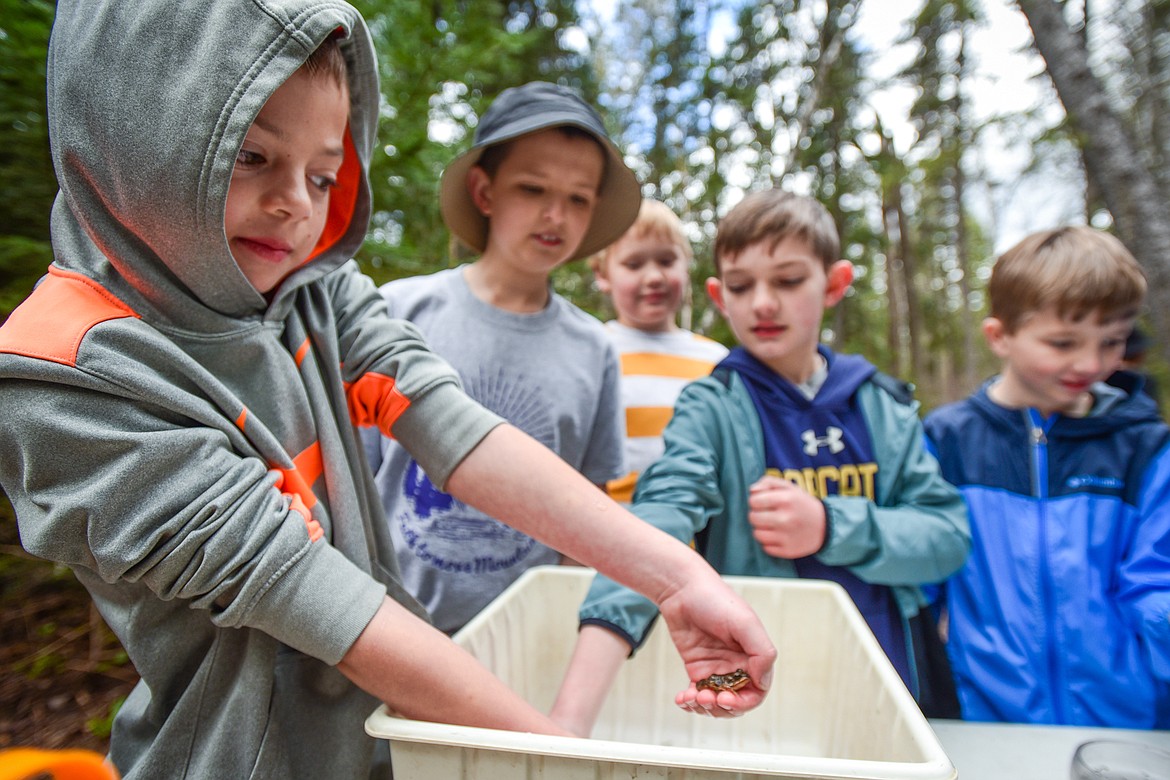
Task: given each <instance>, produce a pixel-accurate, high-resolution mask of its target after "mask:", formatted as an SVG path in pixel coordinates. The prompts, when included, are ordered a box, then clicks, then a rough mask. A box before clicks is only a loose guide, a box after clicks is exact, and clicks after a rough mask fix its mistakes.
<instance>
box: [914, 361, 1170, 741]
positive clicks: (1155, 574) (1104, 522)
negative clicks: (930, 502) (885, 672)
mask: <svg viewBox="0 0 1170 780" xmlns="http://www.w3.org/2000/svg"><path fill="white" fill-rule="evenodd" d="M989 385H990V383H989V384H988V385H985V386H984V387H983V388H982V389H981V390H980V391H979V392H977V393H976V394H975V395H973V396H972V397H971V398H968V399H967V400H965V401H962V402H959V403H956V404H952V405H949V406H946V407H943V408H940V409H938V410H937V411H935V412H934V413H932V414H931V415H929V416H928V417H927V419H926V433H927V436H928V437H929V439H930V442H931V446H932V447H933V449H934V450H935V452H936V454H937V456H938V459H939V462H940V464H941V466H942V472H943V476H944V477H945V478H946V479H947V480H949V481H950V482H951V483H952V484H954V485H956V486H957V487H959V488H960V489H961V490H962V492H963V495H964V497H965V498H966V500H967V505H968V509H969V511H970V523H971V535H972V550H971V555H970V557H969V558H968V560H967V563H966V564H965V565H964V567H963V568H962V569H961V570H960V571H959V572H958V573H957V574H955V575H954V576H953V577H951V578H950V580H948V582H947V605H948V608H949V613H950V616H949V621H950V623H949V625H950V628H949V642H948V649H949V653H950V657H951V662H952V665H953V667H954V672H955V677H956V683H957V686H958V692H959V699H960V703H961V706H962V712H963V717H964V718H965V719H968V720H981V721H1013V722H1031V723H1052V724H1075V725H1091V726H1113V727H1128V728H1151V727H1161V728H1165V727H1166V726H1167V725H1168V724H1167V722H1166V721H1167V711H1168V709H1170V707H1168V706H1167V705H1168V701H1170V697H1168V695H1167V694H1168V692H1170V685H1168V680H1170V453H1168V450H1167V447H1168V445H1170V429H1168V428H1167V426H1166V425H1165V424H1164V423H1163V422H1162V420H1161V419H1160V417H1159V415H1158V410H1157V408H1156V406H1155V405H1154V403H1153V402H1152V401H1151V400H1150V399H1149V398H1148V397H1147V396H1145V395H1143V394H1141V393H1139V392H1136V389H1137V388H1134V387H1130V388H1129V389H1130V391H1131V392H1129V393H1126V392H1123V391H1120V390H1117V389H1114V388H1110V387H1107V386H1105V385H1099V386H1097V387H1095V388H1094V391H1095V394H1096V395H1097V403H1096V405H1095V408H1094V410H1093V412H1092V413H1091V414H1090V415H1089V416H1087V417H1084V418H1079V419H1077V418H1070V417H1064V416H1061V415H1053V416H1051V417H1048V418H1044V417H1042V416H1041V415H1040V414H1039V413H1038V412H1037V411H1036V410H1034V409H1014V410H1013V409H1005V408H1003V407H1001V406H998V405H997V404H995V403H994V402H993V401H992V400H991V399H990V398H989V397H988V395H987V387H988V386H989ZM1159 713H1160V714H1159Z"/></svg>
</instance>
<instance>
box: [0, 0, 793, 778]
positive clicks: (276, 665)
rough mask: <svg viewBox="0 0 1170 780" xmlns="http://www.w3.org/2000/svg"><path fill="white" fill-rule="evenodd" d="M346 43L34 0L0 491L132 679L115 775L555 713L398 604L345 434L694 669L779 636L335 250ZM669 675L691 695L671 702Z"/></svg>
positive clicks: (337, 760)
mask: <svg viewBox="0 0 1170 780" xmlns="http://www.w3.org/2000/svg"><path fill="white" fill-rule="evenodd" d="M374 62H375V61H374V53H373V48H372V45H371V42H370V39H369V34H368V32H367V30H366V27H365V25H364V23H363V21H362V19H361V16H360V15H359V14H358V13H357V12H356V11H355V10H354V9H352V8H351V7H349V6H348V5H345V4H344V3H341V2H330V3H320V2H316V1H315V0H286V1H284V2H272V1H269V2H263V3H261V2H240V1H239V0H208V2H201V3H184V2H180V1H179V0H171V1H169V2H161V1H159V2H139V3H124V2H117V1H116V0H110V2H80V1H78V0H62V2H59V3H58V5H57V17H56V21H55V23H54V29H53V36H52V41H51V44H50V51H49V61H48V106H49V121H50V128H51V138H52V145H53V147H52V152H53V160H54V165H55V169H56V173H57V177H58V181H59V183H60V187H61V192H60V194H59V196H58V199H57V202H56V204H55V205H54V211H53V220H52V239H53V245H54V250H55V257H56V260H55V261H54V263H53V265H52V266H51V267H50V268H49V272H48V274H47V276H46V277H45V278H44V279H43V280H42V281H41V283H40V284H39V285H38V287H37V289H36V290H35V291H34V292H33V293H32V294H31V295H30V296H29V298H28V299H27V300H26V301H25V302H24V303H23V304H21V306H20V307H18V308H17V310H16V311H14V312H13V313H12V315H11V316H10V317H9V318H8V320H7V321H6V322H5V323H4V325H3V327H0V403H2V404H3V408H4V425H3V427H2V429H0V452H3V453H4V456H3V458H0V486H2V487H3V489H4V491H5V492H6V493H7V495H8V496H9V497H10V498H11V499H12V502H13V505H14V506H15V508H16V512H17V519H18V524H19V527H20V533H21V541H22V543H23V544H24V546H25V547H26V548H27V549H28V550H29V551H30V552H32V553H34V554H37V555H40V556H42V557H44V558H48V559H51V560H54V561H59V562H61V563H64V564H67V565H69V566H70V567H71V568H72V569H73V570H74V572H75V573H76V574H77V577H78V578H79V579H80V580H81V581H82V583H83V584H84V585H85V586H86V587H87V588H88V589H89V591H90V593H91V594H92V596H93V598H94V601H95V603H96V605H97V606H98V609H99V610H100V611H101V613H102V615H103V616H104V618H105V619H106V621H107V622H108V623H109V624H110V626H111V627H112V628H113V630H114V631H115V633H117V635H118V637H119V638H120V640H121V641H122V643H123V645H124V646H125V648H126V650H127V652H128V653H129V655H130V658H131V661H132V662H133V663H134V665H135V668H136V669H137V670H138V672H139V674H140V675H141V677H142V681H141V682H140V684H139V685H138V686H137V687H136V688H135V689H134V691H133V692H132V693H131V694H130V696H129V698H128V699H127V701H126V703H125V705H124V706H123V708H122V709H121V711H120V712H119V713H118V716H117V718H116V719H115V723H114V729H113V734H112V737H111V752H110V758H111V761H112V762H113V763H114V765H115V766H116V767H117V768H118V770H119V771H120V772H121V773H122V774H123V776H124V777H127V778H160V777H198V778H204V777H209V778H210V777H225V778H226V777H364V776H378V775H379V773H382V776H384V775H385V774H386V773H388V767H386V766H385V765H384V764H382V763H379V761H377V760H376V759H375V756H374V752H375V750H374V749H375V745H374V742H373V740H371V739H369V738H368V737H366V736H365V735H364V733H363V730H362V722H363V720H364V719H365V717H366V716H367V715H368V714H369V712H370V711H372V709H373V708H374V707H375V706H376V704H377V702H378V700H382V701H385V702H387V703H388V704H389V705H390V706H391V707H392V708H393V709H395V710H396V711H398V712H400V713H402V714H403V715H406V716H408V717H414V718H422V719H429V720H437V721H449V722H455V723H461V724H467V725H477V726H489V727H497V728H509V729H518V730H528V731H534V732H544V733H564V732H562V731H560V730H559V729H558V727H556V726H555V725H554V724H553V723H552V722H551V721H549V720H548V719H547V718H546V717H545V716H544V715H543V714H542V713H540V712H537V711H536V710H534V709H533V708H532V707H531V706H530V705H528V704H527V703H526V702H524V701H523V700H522V699H520V698H519V697H518V696H516V695H515V694H514V693H512V692H511V691H509V690H508V689H507V688H506V687H505V686H503V684H502V683H500V682H499V681H498V680H497V679H495V678H494V677H492V676H491V675H490V674H489V673H488V672H487V671H486V670H485V669H484V668H483V667H482V666H480V665H478V664H477V663H475V662H474V661H473V660H472V659H470V658H469V657H468V656H467V655H466V654H465V653H463V652H462V651H460V650H459V649H458V648H457V647H456V646H455V645H454V644H452V643H451V642H450V641H449V640H448V639H447V638H446V637H445V636H444V635H443V634H442V633H441V632H439V631H437V630H435V629H433V628H432V627H430V626H429V625H428V623H427V622H426V620H425V615H424V614H423V611H422V610H421V608H420V607H419V606H418V604H417V603H416V602H415V601H414V600H413V599H412V598H411V597H410V596H409V595H407V594H406V593H405V592H404V590H403V588H402V586H401V584H400V581H399V577H398V575H397V571H396V567H395V563H394V552H393V549H392V546H391V544H390V542H389V540H388V538H387V533H386V524H385V521H384V520H383V519H382V517H381V514H380V510H379V507H378V498H377V494H376V491H375V489H374V486H373V482H372V478H371V475H370V473H369V470H368V468H367V467H366V465H365V463H364V460H363V457H362V453H361V447H360V442H359V439H358V437H357V435H356V429H357V428H359V427H364V426H376V427H378V428H379V429H380V430H381V431H382V432H384V433H386V434H388V435H393V436H394V437H395V438H396V439H397V440H399V441H400V442H402V443H403V445H404V446H405V447H407V448H408V449H410V451H411V453H412V455H413V456H414V457H415V458H416V459H417V460H418V461H419V463H420V464H421V465H422V467H423V468H425V469H426V471H427V474H428V475H429V476H430V477H431V478H432V479H433V480H434V481H435V483H436V484H437V485H441V486H443V489H445V490H447V491H449V492H450V493H451V494H452V495H455V496H458V497H459V498H460V499H461V500H463V501H466V502H468V503H469V504H471V505H474V506H477V507H479V508H481V509H483V510H484V511H485V512H488V513H489V514H491V515H493V516H495V517H499V518H501V519H502V520H505V521H506V522H508V523H510V524H512V525H514V526H515V527H517V528H518V529H521V530H523V531H524V532H526V533H529V534H531V535H533V536H535V537H537V538H539V539H541V540H542V541H544V542H545V543H547V544H549V545H551V546H553V547H556V548H558V549H561V550H563V551H564V552H565V553H566V554H568V555H571V556H572V557H574V558H576V559H578V560H582V561H585V562H588V563H591V564H593V565H595V566H597V567H598V568H599V569H601V570H602V571H605V572H607V573H608V574H610V575H611V576H613V577H615V578H617V579H619V580H620V581H622V582H624V583H625V584H628V585H630V586H631V587H634V588H636V589H638V590H640V591H642V592H643V593H645V594H647V595H648V596H650V597H651V598H653V599H654V600H655V601H656V602H659V603H660V606H661V608H662V610H663V614H664V615H665V616H666V619H667V622H668V624H669V625H670V626H671V629H672V633H673V636H674V638H675V640H676V643H677V644H678V647H679V651H680V653H681V654H682V657H683V660H684V662H685V664H686V668H687V673H688V675H689V676H690V677H691V679H699V678H702V677H705V676H707V675H709V674H711V673H714V672H720V671H723V670H725V669H727V668H732V669H734V668H736V667H743V668H745V669H747V670H748V671H749V672H750V673H751V675H752V679H753V680H754V681H755V683H756V684H755V685H753V686H751V687H749V688H747V689H745V690H744V691H743V692H742V693H743V695H742V697H741V698H740V699H739V700H738V701H737V706H736V707H735V708H733V710H732V711H729V712H726V713H723V712H720V713H718V714H729V715H733V714H737V713H738V712H741V711H743V710H746V709H750V708H751V707H753V706H755V705H757V704H758V703H759V702H760V701H761V700H762V698H763V695H764V693H765V690H766V688H767V686H768V682H769V678H770V670H771V664H772V661H773V660H774V657H775V651H774V649H773V648H772V645H771V644H770V642H769V641H768V639H767V637H766V636H765V634H764V632H763V629H762V627H761V626H760V624H759V622H758V621H757V620H756V619H755V616H754V615H753V614H752V613H751V611H750V609H749V608H748V607H747V606H746V605H745V604H744V603H743V602H742V601H741V600H739V599H738V598H737V597H735V596H734V595H733V594H732V593H731V592H730V591H729V590H728V589H727V588H726V587H725V586H724V585H723V584H722V583H721V582H720V581H719V579H718V577H717V576H716V575H715V573H714V572H713V571H712V570H711V569H710V568H709V567H708V566H707V565H706V564H705V563H703V562H702V561H701V560H700V559H699V558H698V556H696V555H694V554H693V553H691V552H690V551H689V550H688V549H687V548H686V547H685V546H684V545H682V544H681V543H677V542H674V541H672V540H670V539H669V538H668V537H666V536H665V535H663V534H660V533H658V532H657V531H655V530H654V529H652V528H651V527H650V526H648V525H646V524H643V523H640V522H638V521H637V520H636V519H635V518H633V517H631V516H630V515H628V514H627V513H626V512H625V511H624V510H622V509H621V508H620V507H618V506H617V505H616V504H613V503H611V502H609V501H608V499H605V498H604V497H603V496H602V495H600V494H599V493H598V491H597V490H596V489H595V488H594V487H593V486H592V485H591V484H589V483H588V482H587V481H586V480H584V479H583V478H582V477H580V476H579V475H578V474H577V473H576V472H575V471H573V470H572V469H571V468H569V467H568V466H566V465H564V464H563V462H561V461H560V460H559V459H557V458H556V457H555V456H553V455H552V454H551V453H549V452H548V450H546V449H545V448H543V447H541V446H540V445H539V444H537V443H536V442H535V441H534V440H532V439H530V438H528V437H526V436H525V435H523V434H522V433H520V432H519V431H518V430H517V429H515V428H513V427H511V426H508V425H506V424H502V423H501V421H500V420H499V418H498V417H496V416H495V415H492V414H491V413H489V412H487V411H485V410H484V409H483V408H482V407H480V406H479V405H477V404H475V403H474V402H472V401H471V400H470V399H468V398H467V396H466V395H464V394H463V392H462V391H461V389H460V388H459V384H458V381H457V378H456V376H455V374H454V373H453V372H452V371H451V369H450V368H449V367H448V366H447V364H446V363H444V362H443V361H442V360H441V359H439V358H438V357H436V356H435V355H434V354H433V353H432V352H430V351H429V350H428V349H427V348H426V346H425V345H424V344H423V343H422V341H421V339H420V337H419V335H418V332H417V331H416V330H415V329H414V328H413V327H412V326H410V325H408V324H405V323H403V322H399V321H395V320H392V319H390V318H389V317H388V316H387V315H386V312H385V307H384V304H383V302H382V300H381V298H380V297H379V295H378V293H377V291H376V290H375V289H374V287H373V285H372V284H371V283H370V281H369V280H368V279H367V278H365V277H364V276H362V275H361V274H360V272H359V271H358V270H357V268H356V265H355V264H354V263H353V262H352V261H350V260H349V257H350V256H351V254H352V253H353V251H355V250H356V249H357V247H358V246H359V245H360V244H361V241H362V238H363V236H364V233H365V230H366V227H367V222H368V218H369V214H370V197H369V187H368V181H367V167H368V163H369V156H370V151H371V149H372V146H373V142H374V130H375V127H376V122H377V105H378V82H377V74H376V69H375V64H374ZM695 695H696V691H695V688H694V686H693V684H692V685H689V686H688V687H687V688H686V690H684V691H683V692H682V693H680V694H679V700H680V701H682V702H691V701H693V700H694V697H695Z"/></svg>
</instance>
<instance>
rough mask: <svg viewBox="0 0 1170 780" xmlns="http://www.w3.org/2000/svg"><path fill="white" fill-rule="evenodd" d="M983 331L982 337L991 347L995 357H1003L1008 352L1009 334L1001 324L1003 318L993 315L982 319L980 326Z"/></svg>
mask: <svg viewBox="0 0 1170 780" xmlns="http://www.w3.org/2000/svg"><path fill="white" fill-rule="evenodd" d="M980 328H981V329H982V331H983V338H985V339H987V346H989V347H991V351H992V352H993V353H994V354H995V356H996V357H999V358H1005V357H1007V353H1008V337H1009V336H1010V334H1009V333H1008V332H1007V328H1006V327H1005V326H1004V324H1003V320H1000V319H997V318H995V317H988V318H986V319H985V320H983V324H982V325H981V326H980Z"/></svg>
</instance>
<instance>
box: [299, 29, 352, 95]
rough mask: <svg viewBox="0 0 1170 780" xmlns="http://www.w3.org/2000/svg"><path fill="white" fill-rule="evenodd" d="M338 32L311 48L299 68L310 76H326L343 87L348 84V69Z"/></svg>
mask: <svg viewBox="0 0 1170 780" xmlns="http://www.w3.org/2000/svg"><path fill="white" fill-rule="evenodd" d="M340 41H341V38H340V34H339V33H334V34H333V35H330V36H329V37H328V38H326V39H325V40H323V41H321V45H320V46H318V47H317V48H316V49H314V50H313V53H312V54H310V55H309V58H308V59H307V60H305V63H304V64H303V65H301V68H302V69H303V70H304V71H305V73H307V74H308V75H310V76H326V77H328V78H330V79H332V80H333V81H334V82H336V83H337V85H338V86H339V87H341V88H342V89H345V88H346V87H348V85H349V71H348V66H347V65H346V62H345V55H344V54H342V53H341V43H340Z"/></svg>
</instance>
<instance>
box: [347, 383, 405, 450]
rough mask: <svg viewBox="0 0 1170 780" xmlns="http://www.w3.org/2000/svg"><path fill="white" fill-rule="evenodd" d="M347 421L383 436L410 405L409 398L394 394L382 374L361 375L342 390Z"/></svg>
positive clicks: (392, 384)
mask: <svg viewBox="0 0 1170 780" xmlns="http://www.w3.org/2000/svg"><path fill="white" fill-rule="evenodd" d="M345 397H346V401H347V402H348V404H349V419H350V421H351V422H352V423H353V424H354V425H356V426H358V427H360V428H366V427H369V426H371V425H374V426H377V428H378V430H380V431H381V432H382V433H384V434H385V435H387V436H389V435H390V429H391V428H393V427H394V423H395V421H397V420H398V418H399V417H401V416H402V413H403V412H405V411H406V410H407V408H408V407H409V406H410V399H409V398H407V397H406V396H404V395H403V394H402V393H400V392H399V391H398V388H397V387H395V385H394V380H393V379H391V378H390V377H388V376H386V375H385V374H374V373H370V374H364V375H362V377H361V378H360V379H358V381H356V382H354V383H353V384H351V385H349V386H348V387H347V388H346V391H345Z"/></svg>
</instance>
